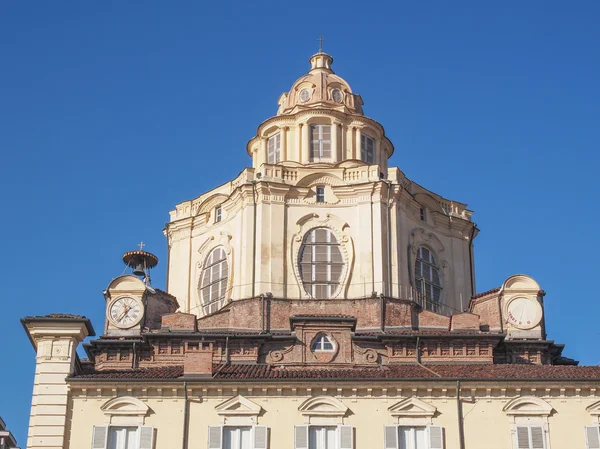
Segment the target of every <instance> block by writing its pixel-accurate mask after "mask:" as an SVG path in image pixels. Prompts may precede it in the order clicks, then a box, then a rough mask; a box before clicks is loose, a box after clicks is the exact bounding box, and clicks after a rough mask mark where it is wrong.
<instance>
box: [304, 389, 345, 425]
mask: <svg viewBox="0 0 600 449" xmlns="http://www.w3.org/2000/svg"><path fill="white" fill-rule="evenodd" d="M348 410H349V408H348V407H346V405H345V404H344V403H343V402H342V401H340V400H339V399H336V398H334V397H332V396H315V397H312V398H309V399H307V400H306V401H304V402H303V403H302V404H300V406H299V407H298V411H299V412H300V414H301V415H302V416H304V423H305V424H312V425H338V424H344V417H345V416H346V414H347V413H348Z"/></svg>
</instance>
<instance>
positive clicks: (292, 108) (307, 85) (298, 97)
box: [246, 51, 394, 173]
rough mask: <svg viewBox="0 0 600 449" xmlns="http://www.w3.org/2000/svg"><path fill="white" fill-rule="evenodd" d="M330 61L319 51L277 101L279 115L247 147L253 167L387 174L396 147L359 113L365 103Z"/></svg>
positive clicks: (375, 125)
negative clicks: (370, 169)
mask: <svg viewBox="0 0 600 449" xmlns="http://www.w3.org/2000/svg"><path fill="white" fill-rule="evenodd" d="M332 65H333V57H331V56H330V55H328V54H327V53H325V52H323V51H319V52H318V53H316V54H314V55H313V56H311V58H310V70H309V71H308V73H307V74H306V75H304V76H302V77H300V78H299V79H298V80H296V81H295V82H294V84H292V87H291V89H290V90H289V91H288V92H285V93H283V94H281V96H280V97H279V101H278V104H279V109H278V111H277V115H275V116H274V117H271V118H269V119H267V120H265V121H264V122H263V123H261V124H260V125H259V127H258V130H257V133H256V136H255V137H254V138H252V139H251V140H250V141H249V142H248V144H247V147H246V149H247V151H248V154H249V155H250V156H251V157H252V165H253V167H254V168H255V169H260V168H261V167H262V166H263V165H264V164H270V165H288V166H295V165H298V164H301V165H305V166H306V165H314V164H319V165H321V166H322V165H323V164H327V165H333V166H337V165H338V164H340V163H342V162H345V161H352V163H351V165H363V164H367V165H378V166H379V169H378V170H377V172H378V173H380V172H381V173H385V172H386V171H387V161H388V158H389V157H390V156H391V155H392V153H393V152H394V146H393V145H392V143H391V142H390V140H389V139H388V138H387V137H386V136H385V131H384V129H383V127H382V126H381V125H380V124H379V123H378V122H376V121H375V120H373V119H370V118H368V117H366V116H365V115H364V113H363V109H362V105H363V100H362V98H361V96H360V95H358V94H355V93H353V92H352V88H351V87H350V84H348V82H346V80H345V79H343V78H342V77H340V76H338V75H336V74H335V73H334V71H333V70H332V68H331V66H332Z"/></svg>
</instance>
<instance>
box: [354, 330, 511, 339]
mask: <svg viewBox="0 0 600 449" xmlns="http://www.w3.org/2000/svg"><path fill="white" fill-rule="evenodd" d="M355 335H356V336H381V337H385V336H396V335H401V336H402V335H406V336H413V337H427V336H436V337H444V336H447V337H456V336H459V337H462V336H465V337H468V336H478V337H479V336H490V337H501V336H502V334H501V333H495V332H482V331H478V330H475V329H459V330H454V331H450V330H442V329H440V330H427V329H424V330H392V331H385V332H380V331H373V332H360V331H358V332H356V334H355Z"/></svg>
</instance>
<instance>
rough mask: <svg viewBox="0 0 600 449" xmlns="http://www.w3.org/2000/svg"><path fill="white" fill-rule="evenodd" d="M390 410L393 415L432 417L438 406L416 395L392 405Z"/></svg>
mask: <svg viewBox="0 0 600 449" xmlns="http://www.w3.org/2000/svg"><path fill="white" fill-rule="evenodd" d="M388 411H389V412H390V414H391V415H392V416H398V417H411V418H431V417H433V415H435V412H436V411H437V408H435V407H434V406H433V405H431V404H428V403H427V402H423V401H422V400H420V399H418V398H416V397H411V398H406V399H403V400H402V401H400V402H397V403H396V404H394V405H392V406H391V407H389V408H388Z"/></svg>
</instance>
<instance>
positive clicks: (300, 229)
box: [290, 213, 354, 299]
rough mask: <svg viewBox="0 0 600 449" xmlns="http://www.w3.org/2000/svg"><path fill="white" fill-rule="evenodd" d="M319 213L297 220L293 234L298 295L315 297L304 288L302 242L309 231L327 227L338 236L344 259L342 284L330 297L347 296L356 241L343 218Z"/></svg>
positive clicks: (291, 255)
mask: <svg viewBox="0 0 600 449" xmlns="http://www.w3.org/2000/svg"><path fill="white" fill-rule="evenodd" d="M320 217H321V215H319V214H308V215H305V216H304V217H302V218H301V219H300V220H298V221H297V222H296V225H297V230H296V233H295V234H294V235H293V236H292V244H291V245H290V257H291V265H292V267H293V270H294V276H295V277H296V282H297V283H298V297H299V298H300V299H314V298H313V297H312V296H311V295H309V294H308V293H307V292H306V290H305V289H304V284H303V282H302V276H301V275H300V250H301V248H302V242H303V240H304V236H305V235H306V233H307V232H309V231H312V230H313V229H316V228H325V229H328V230H330V231H331V232H332V233H333V234H334V235H335V237H336V239H337V241H338V243H339V245H340V250H341V252H342V258H343V259H344V268H343V269H342V274H341V275H340V285H339V287H338V289H337V291H335V292H333V293H332V295H331V296H330V297H329V298H328V299H336V298H345V297H346V295H347V292H348V288H349V279H350V273H351V272H352V265H353V263H354V243H353V241H352V237H351V236H350V233H349V232H348V229H349V225H348V223H346V222H345V221H343V220H342V219H340V218H338V217H336V216H335V215H332V214H328V213H326V214H324V218H320Z"/></svg>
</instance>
